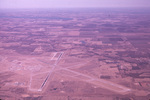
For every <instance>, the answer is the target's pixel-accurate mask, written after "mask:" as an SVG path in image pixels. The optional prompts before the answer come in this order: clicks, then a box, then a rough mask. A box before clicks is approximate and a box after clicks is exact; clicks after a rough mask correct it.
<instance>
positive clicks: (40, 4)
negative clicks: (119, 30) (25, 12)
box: [0, 0, 150, 8]
mask: <svg viewBox="0 0 150 100" xmlns="http://www.w3.org/2000/svg"><path fill="white" fill-rule="evenodd" d="M76 7H150V0H0V8H76Z"/></svg>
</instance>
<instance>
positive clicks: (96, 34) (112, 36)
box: [0, 9, 150, 100]
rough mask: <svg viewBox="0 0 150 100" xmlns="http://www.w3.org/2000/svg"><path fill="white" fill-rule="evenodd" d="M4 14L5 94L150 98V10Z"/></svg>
mask: <svg viewBox="0 0 150 100" xmlns="http://www.w3.org/2000/svg"><path fill="white" fill-rule="evenodd" d="M0 13H1V14H0V22H1V23H0V69H1V70H0V99H2V100H19V99H20V100H148V99H150V74H149V73H150V70H149V69H150V68H149V65H150V53H149V52H150V40H149V39H150V27H149V26H150V20H149V17H150V14H148V10H144V11H143V10H141V11H140V10H135V9H132V10H131V11H129V10H126V9H121V10H118V9H113V10H112V9H111V10H110V9H89V10H85V9H82V10H79V9H72V10H66V9H63V10H60V9H59V10H58V9H56V10H55V11H54V10H38V11H36V10H31V11H28V10H21V11H11V10H8V11H5V12H4V11H1V12H0ZM50 98H51V99H50Z"/></svg>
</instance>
